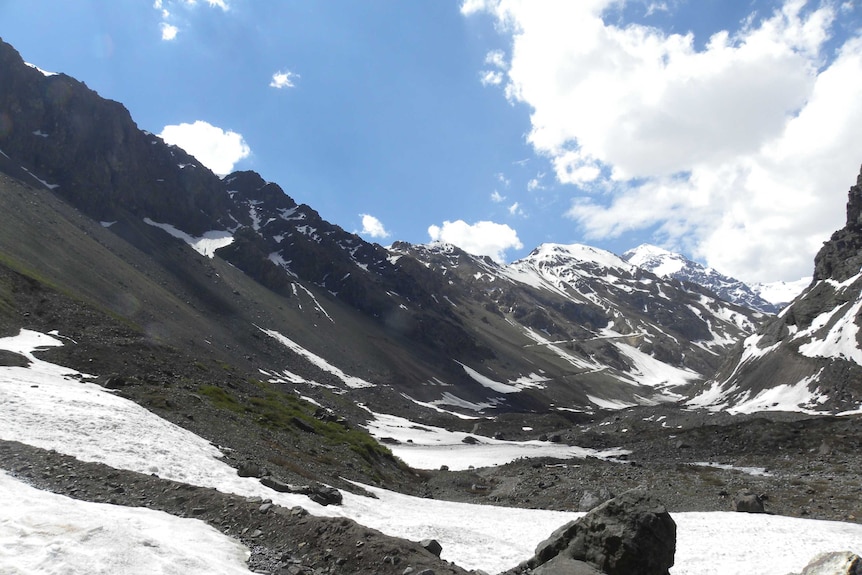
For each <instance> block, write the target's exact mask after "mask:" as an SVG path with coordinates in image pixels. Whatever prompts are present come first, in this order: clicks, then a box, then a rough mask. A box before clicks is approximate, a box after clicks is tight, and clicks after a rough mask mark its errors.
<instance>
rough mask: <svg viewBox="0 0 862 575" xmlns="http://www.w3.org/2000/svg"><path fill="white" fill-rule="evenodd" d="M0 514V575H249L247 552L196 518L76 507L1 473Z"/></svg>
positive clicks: (105, 507)
mask: <svg viewBox="0 0 862 575" xmlns="http://www.w3.org/2000/svg"><path fill="white" fill-rule="evenodd" d="M0 509H2V511H0V519H2V520H0V550H2V551H0V573H10V574H12V573H15V574H18V575H36V574H44V573H57V574H60V573H62V574H63V575H91V574H100V573H104V574H110V573H123V574H124V575H152V574H158V573H162V574H165V575H168V574H175V575H241V574H243V575H248V573H249V570H248V567H247V565H246V560H247V559H248V556H249V552H248V549H246V548H245V547H244V546H243V545H242V544H240V543H239V542H238V541H236V540H234V539H231V538H230V537H228V536H226V535H222V534H221V533H219V532H218V531H216V530H215V529H213V528H212V527H210V526H208V525H207V524H206V523H204V522H202V521H198V520H197V519H181V518H179V517H175V516H173V515H169V514H167V513H163V512H161V511H152V510H150V509H144V508H141V507H121V506H118V505H108V504H104V503H89V502H85V501H79V500H77V499H71V498H69V497H64V496H62V495H56V494H54V493H49V492H46V491H41V490H39V489H35V488H33V487H30V486H29V485H26V484H25V483H22V482H20V481H18V480H16V479H13V478H11V477H9V476H8V475H6V473H5V472H3V471H0Z"/></svg>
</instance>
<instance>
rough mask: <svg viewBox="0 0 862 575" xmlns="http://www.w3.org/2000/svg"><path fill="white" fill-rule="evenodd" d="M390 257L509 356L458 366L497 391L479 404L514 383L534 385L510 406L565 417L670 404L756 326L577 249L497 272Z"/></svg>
mask: <svg viewBox="0 0 862 575" xmlns="http://www.w3.org/2000/svg"><path fill="white" fill-rule="evenodd" d="M390 249H391V251H392V252H393V254H395V255H394V256H393V259H395V258H396V257H397V258H401V259H398V260H397V261H398V262H401V261H404V260H403V258H408V257H409V258H410V259H416V260H418V261H420V262H422V263H423V264H424V265H425V266H426V267H427V268H428V269H429V270H431V271H433V272H435V274H436V275H439V276H442V277H443V278H445V279H447V280H448V282H447V283H445V284H443V285H441V286H440V289H441V293H439V294H436V295H435V296H434V297H435V299H436V300H437V301H439V302H441V304H443V305H447V306H451V308H452V312H453V313H454V314H456V315H458V316H460V317H462V318H464V321H465V323H466V322H468V321H469V322H470V325H472V326H475V328H476V329H477V331H478V332H479V333H480V334H481V335H482V341H485V342H488V343H487V345H488V346H489V347H491V349H494V350H497V349H511V350H512V351H511V354H508V356H507V357H506V361H505V362H502V361H495V359H496V358H489V359H487V360H485V361H484V365H482V366H478V365H470V366H466V367H469V368H470V370H469V372H468V373H471V374H472V377H473V378H474V379H476V381H477V382H479V383H480V384H481V385H483V386H484V387H485V388H487V390H489V391H494V392H496V393H495V394H492V395H491V396H489V399H490V398H493V397H499V396H500V395H501V393H502V392H501V390H503V389H504V386H509V387H508V388H507V389H509V388H512V384H513V382H515V381H519V380H522V378H527V379H526V380H524V381H527V380H528V381H533V382H535V384H534V385H530V386H521V388H520V394H519V395H520V396H531V397H545V398H547V399H545V400H544V401H546V402H549V403H555V404H557V405H565V406H567V407H581V408H587V409H594V408H596V407H602V408H615V409H619V408H623V407H626V406H631V405H637V404H653V403H655V402H663V401H672V400H675V399H679V398H680V397H681V395H680V393H681V391H682V389H683V388H684V387H685V386H687V385H689V384H690V383H691V382H693V381H697V380H700V379H703V378H704V377H708V375H709V374H711V373H712V372H713V371H714V369H715V368H716V367H717V366H718V365H719V363H720V361H721V359H722V357H723V354H724V353H725V352H726V351H727V350H728V349H729V348H730V347H732V346H733V345H734V344H735V343H736V342H737V341H739V340H740V339H741V338H743V337H745V336H747V335H748V334H750V333H752V332H753V331H754V329H755V328H756V325H757V323H758V321H759V320H760V315H759V314H758V313H756V312H752V311H751V310H748V309H745V308H742V307H739V306H735V305H733V304H729V303H727V302H724V301H722V300H720V299H718V298H716V297H715V296H714V295H713V294H711V293H710V292H708V291H706V290H704V289H700V288H699V287H698V286H695V285H693V284H687V285H682V284H680V283H679V282H675V281H667V280H664V279H662V278H659V277H657V276H655V275H653V274H652V273H650V272H647V271H644V270H642V269H640V268H638V267H637V266H635V265H632V264H630V263H627V262H625V261H624V260H622V259H621V258H619V257H618V256H616V255H614V254H612V253H610V252H607V251H604V250H600V249H597V248H593V247H590V246H585V245H580V244H573V245H559V244H545V245H542V246H540V247H539V248H537V249H536V250H534V251H533V252H532V253H531V254H530V255H529V256H527V257H526V258H524V259H522V260H519V261H516V262H513V263H512V264H509V265H505V266H503V265H498V264H496V263H495V262H493V261H491V260H490V259H487V258H479V257H474V256H471V255H469V254H467V253H465V252H463V251H461V250H459V249H457V248H455V247H453V246H449V245H445V244H432V245H427V246H411V245H409V244H404V243H396V244H394V245H393V246H392V247H391V248H390ZM471 318H472V319H471ZM477 319H478V320H479V321H476V320H477ZM517 350H520V351H517ZM517 356H521V357H520V358H517ZM513 358H517V359H513ZM524 359H526V360H527V361H523V360H524ZM519 360H520V361H519ZM516 362H517V363H516ZM465 369H466V368H465ZM501 374H505V378H501V377H500V375H501ZM506 400H507V401H513V398H512V396H510V395H508V394H507V395H506ZM486 401H487V399H486Z"/></svg>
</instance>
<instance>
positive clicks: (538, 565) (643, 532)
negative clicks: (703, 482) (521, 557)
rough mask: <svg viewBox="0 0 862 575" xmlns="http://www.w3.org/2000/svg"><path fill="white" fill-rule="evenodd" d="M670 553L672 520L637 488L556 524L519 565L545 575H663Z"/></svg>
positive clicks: (672, 548) (673, 530) (673, 532)
mask: <svg viewBox="0 0 862 575" xmlns="http://www.w3.org/2000/svg"><path fill="white" fill-rule="evenodd" d="M675 553H676V523H674V521H673V519H672V518H671V517H670V514H668V512H667V510H666V509H665V507H664V506H663V505H662V504H661V503H659V502H658V501H657V500H656V499H655V498H653V497H651V496H650V495H649V494H648V493H647V491H646V490H645V489H643V488H638V489H632V490H630V491H626V492H625V493H623V494H622V495H620V496H619V497H616V498H614V499H611V500H609V501H606V502H605V503H603V504H602V505H600V506H598V507H596V508H595V509H593V510H592V511H591V512H590V513H588V514H587V515H585V516H584V517H582V518H580V519H578V520H577V521H572V522H570V523H568V524H566V525H563V526H562V527H560V528H559V529H557V530H556V531H555V532H554V533H553V534H552V535H551V536H550V537H549V538H548V539H547V540H545V541H543V542H542V543H540V544H539V546H538V547H536V554H535V556H534V557H533V558H532V559H530V560H529V561H527V562H526V563H525V564H524V565H523V566H522V567H525V568H527V569H532V570H534V571H535V572H536V573H544V574H545V575H549V574H552V573H553V574H574V575H593V574H594V573H606V574H608V575H630V574H633V573H637V574H638V575H668V573H669V569H670V568H671V566H673V561H674V554H675ZM540 569H541V570H540Z"/></svg>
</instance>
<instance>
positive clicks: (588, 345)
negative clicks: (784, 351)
mask: <svg viewBox="0 0 862 575" xmlns="http://www.w3.org/2000/svg"><path fill="white" fill-rule="evenodd" d="M0 77H2V78H3V82H2V83H0V110H11V111H13V112H14V114H13V115H12V116H10V118H13V119H14V121H7V122H5V123H4V124H3V125H2V129H0V171H2V172H3V173H4V174H5V176H3V178H2V180H0V184H2V189H0V192H2V193H0V200H2V205H0V256H2V259H0V266H6V268H8V269H9V270H12V271H14V273H20V274H25V275H26V277H28V278H30V279H31V280H32V281H36V282H42V283H44V285H51V286H58V287H59V288H60V289H62V290H63V293H66V294H68V295H69V297H72V298H74V299H75V301H80V302H84V303H85V304H86V305H87V306H89V307H88V309H91V310H94V311H93V314H94V315H93V317H96V315H97V314H96V311H98V313H103V314H108V315H109V316H110V317H113V318H120V319H122V321H124V322H127V323H128V324H129V325H132V326H135V329H138V330H139V332H140V333H141V334H142V337H145V338H146V340H147V341H148V342H151V343H152V345H154V346H169V347H171V348H174V349H181V350H182V351H183V353H185V354H189V355H190V356H191V357H196V358H201V359H199V361H200V362H202V363H206V362H217V363H219V364H220V365H225V366H231V369H236V370H239V371H241V372H242V373H244V374H245V377H246V378H248V379H250V380H251V379H263V380H265V382H269V383H271V384H272V385H275V386H283V385H290V386H299V387H298V388H299V389H302V390H303V393H306V394H311V395H318V396H321V398H322V395H321V394H324V395H326V396H327V397H329V398H330V400H332V398H344V397H349V398H350V403H351V404H353V405H354V406H355V404H363V405H371V406H374V407H376V408H377V409H378V410H380V411H384V412H387V413H399V412H400V413H410V414H411V415H413V416H414V419H415V414H416V413H417V412H419V413H427V414H432V413H439V412H453V413H458V414H459V415H465V414H466V415H467V416H475V415H476V414H478V413H490V412H496V413H502V412H535V413H548V412H554V413H578V412H592V411H595V410H597V409H602V408H611V409H619V408H624V407H626V406H631V405H639V404H655V403H658V402H678V401H679V402H683V401H689V400H691V399H692V397H695V396H697V397H701V398H702V393H703V389H704V388H703V386H704V385H707V383H706V382H718V383H716V385H719V386H720V387H721V388H722V389H724V386H725V382H728V381H731V379H732V377H731V375H732V374H731V372H733V370H732V369H731V370H730V371H727V365H728V364H727V362H728V361H731V359H729V358H733V360H734V361H737V362H738V361H740V359H739V353H740V352H739V351H738V350H739V349H743V348H742V345H743V343H742V342H746V343H745V345H746V346H748V347H746V348H745V349H753V348H751V347H750V346H751V345H752V344H750V342H751V341H753V340H752V338H753V337H757V338H761V339H760V340H762V341H766V340H765V339H763V338H764V337H766V336H764V335H762V334H763V333H764V331H763V330H764V329H766V330H773V331H770V332H769V333H772V334H773V335H772V336H770V337H772V339H770V341H773V340H775V341H777V340H776V339H775V338H778V337H779V335H780V334H782V333H784V332H782V331H781V330H780V329H779V328H776V327H774V326H775V325H777V324H776V323H775V322H776V321H779V322H781V321H788V319H787V318H788V317H791V316H790V315H789V314H790V313H792V314H793V315H792V317H794V318H799V317H800V314H801V315H802V316H804V317H806V318H808V319H812V318H809V317H808V315H805V314H802V312H800V311H798V309H799V308H794V307H791V308H789V309H791V310H794V309H796V310H797V311H794V312H787V311H785V312H784V313H783V314H782V315H780V316H777V317H776V318H774V319H769V318H768V317H767V315H766V314H768V313H775V312H776V311H777V310H778V308H777V307H776V306H775V305H774V304H771V303H770V302H769V301H767V300H766V299H764V298H763V297H762V296H760V295H758V294H757V292H756V291H755V290H753V289H751V288H750V287H748V286H745V285H744V284H742V282H738V281H736V280H733V279H732V278H727V277H725V276H722V275H721V274H718V273H717V272H715V271H713V270H709V269H707V268H703V267H702V266H699V265H698V264H694V263H693V262H689V261H688V260H685V259H684V258H681V256H676V255H674V254H669V253H668V252H660V251H659V250H657V249H656V248H651V247H648V246H641V247H640V248H637V249H636V250H632V251H631V252H628V253H627V254H625V255H624V257H623V258H620V257H618V256H616V255H614V254H611V253H609V252H606V251H604V250H600V249H596V248H593V247H589V246H584V245H578V244H575V245H558V244H545V245H542V246H539V247H538V248H536V249H535V250H534V251H533V252H532V253H530V255H528V256H527V257H525V258H523V259H522V260H519V261H516V262H513V263H511V264H509V265H499V264H497V263H495V262H493V261H492V260H490V259H488V258H484V257H477V256H473V255H470V254H468V253H466V252H464V251H462V250H460V249H458V248H456V247H454V246H451V245H446V244H431V245H411V244H407V243H403V242H396V243H395V244H393V245H392V246H390V247H389V248H388V249H387V248H384V247H382V246H380V245H377V244H373V243H369V242H366V241H365V240H363V239H362V238H360V237H359V236H357V235H355V234H352V233H349V232H346V231H345V230H343V229H342V228H340V227H339V226H337V225H334V224H331V223H329V222H327V221H325V220H324V219H323V218H321V217H320V215H319V214H318V213H317V212H316V211H315V210H314V209H313V208H312V207H310V206H307V205H300V204H297V203H296V202H295V201H294V200H293V199H292V198H291V197H290V196H288V195H287V194H286V193H285V191H284V190H283V189H282V188H281V187H280V186H278V185H277V184H275V183H272V182H267V181H265V180H264V179H263V178H262V177H261V176H260V175H259V174H256V173H254V172H236V173H233V174H230V175H228V176H226V177H224V178H219V177H217V176H215V175H214V174H213V173H212V172H210V171H209V170H207V169H206V168H205V167H203V166H201V165H200V163H199V162H198V161H197V160H196V159H195V158H194V157H192V156H190V155H189V154H187V153H186V152H184V151H183V150H181V149H180V148H177V147H175V146H169V145H167V144H165V143H164V142H163V141H162V140H161V139H160V138H158V137H156V136H154V135H152V134H149V133H147V132H144V131H141V130H139V129H138V128H137V126H136V125H135V123H134V121H133V120H132V118H131V116H130V115H129V113H128V111H127V110H126V109H125V108H124V107H123V106H122V105H121V104H119V103H116V102H112V101H108V100H105V99H102V98H101V97H99V96H98V94H96V93H95V92H93V91H92V90H90V89H89V88H87V87H86V86H85V85H84V84H82V83H81V82H78V81H77V80H74V79H72V78H70V77H68V76H65V75H63V74H57V75H51V76H46V75H44V74H43V73H42V72H40V71H39V70H37V69H35V68H33V67H31V66H28V65H26V64H25V63H24V62H23V61H22V60H21V58H20V56H19V55H18V54H17V52H15V50H14V49H13V48H12V47H11V46H9V45H7V44H2V43H0ZM842 245H843V244H842ZM836 249H837V248H836ZM826 259H828V260H829V261H833V260H834V261H835V262H837V261H838V260H839V259H840V258H837V256H836V257H833V258H826ZM825 261H826V260H825V259H824V258H821V261H820V262H819V263H818V266H819V267H818V270H819V271H818V273H817V274H815V279H816V280H817V282H820V283H815V284H813V287H812V288H810V289H809V290H808V291H807V292H806V294H805V295H803V298H802V300H797V304H795V305H802V306H803V307H804V305H805V304H803V303H800V302H804V301H808V300H806V299H805V298H807V297H809V296H810V294H811V293H812V290H815V289H820V290H825V289H826V288H825V287H821V288H816V286H818V285H822V286H826V285H832V284H829V283H828V281H831V280H829V278H830V277H832V276H830V275H829V273H830V272H827V271H826V269H825V268H824V266H825V265H826V264H825V263H824V262H825ZM835 265H837V264H835ZM833 267H834V266H833ZM830 269H831V268H830ZM841 269H844V268H843V267H842V268H841ZM857 271H858V270H857ZM10 273H11V272H10ZM842 277H843V276H842ZM848 277H849V276H848ZM846 279H847V278H845V279H842V280H834V281H838V282H839V283H840V282H844V281H845V280H846ZM823 282H826V283H823ZM841 285H842V286H843V285H844V284H841ZM847 289H849V288H847V287H843V288H841V290H843V291H841V290H839V289H838V288H835V290H837V291H836V294H839V295H835V294H834V297H832V299H833V300H835V301H838V300H839V299H841V298H844V297H848V298H849V297H850V296H848V295H846V294H847V293H848V292H847V291H846V290H847ZM853 289H856V288H855V287H853ZM761 293H763V292H761ZM818 293H819V292H818ZM853 293H858V291H857V292H853ZM2 295H3V294H2V293H0V296H2ZM10 297H11V296H10ZM854 297H855V296H854ZM21 301H24V300H21ZM28 301H29V300H28ZM818 301H820V300H818ZM28 305H29V304H28ZM818 305H819V304H818ZM21 306H24V304H23V303H21V302H17V300H15V298H14V297H11V299H10V298H8V297H7V298H6V299H3V298H0V312H3V310H7V312H8V313H6V315H5V316H4V315H2V314H0V319H2V321H3V324H2V325H0V328H4V329H6V330H7V331H14V328H15V327H16V326H17V327H19V328H20V327H26V326H30V325H31V324H33V323H34V322H36V323H38V322H42V324H45V325H41V324H40V326H36V325H35V324H34V325H32V326H31V327H33V328H34V329H35V328H36V327H43V328H44V327H47V324H48V323H50V328H51V329H56V330H59V332H60V333H61V334H64V335H66V336H68V337H70V338H72V339H74V340H75V341H78V342H82V343H81V347H80V348H77V349H79V350H83V349H85V348H86V346H87V345H96V344H97V343H99V342H102V343H99V345H107V344H106V343H104V341H103V340H99V339H97V340H94V341H92V342H89V343H88V337H90V335H89V334H91V333H92V329H86V328H82V327H81V326H80V325H78V324H76V323H74V322H72V321H71V320H70V319H69V317H67V314H66V313H65V312H63V311H62V310H59V311H53V312H51V313H52V314H53V315H50V317H51V318H52V319H51V322H48V321H47V319H46V318H47V317H49V316H44V315H43V316H38V317H37V316H36V315H35V313H34V312H33V311H32V310H28V309H25V308H24V307H21ZM770 306H771V307H770ZM806 309H808V308H806ZM9 310H12V311H9ZM812 317H814V316H812ZM93 321H95V320H93ZM796 321H797V323H799V324H800V325H801V324H805V326H806V327H805V328H804V329H814V328H812V327H811V324H810V323H805V322H804V321H802V320H799V319H797V320H796ZM806 321H807V320H806ZM818 321H821V322H825V321H826V320H825V319H822V320H818ZM848 321H850V323H849V324H847V328H846V330H845V331H846V333H849V330H850V327H849V326H850V325H851V324H852V321H851V320H848ZM46 322H47V323H46ZM827 323H828V322H827ZM825 325H826V323H824V324H823V326H825ZM829 325H831V324H829ZM853 325H855V324H853ZM764 326H765V327H764ZM823 326H821V325H820V324H819V323H817V324H816V329H818V330H819V329H822V327H823ZM800 329H802V328H800ZM773 332H775V333H773ZM782 337H783V336H782ZM760 340H758V341H760ZM808 349H809V348H805V350H808ZM805 350H802V351H803V352H804V351H805ZM81 353H83V351H81ZM117 353H120V352H119V351H118V352H117ZM750 353H754V352H750ZM756 353H757V354H759V353H760V352H756ZM794 353H795V351H794ZM811 353H814V352H813V351H812V352H811ZM744 358H745V359H744V361H748V360H749V359H750V356H744ZM204 359H206V362H205V361H204ZM112 361H113V360H112ZM111 368H112V369H118V370H128V371H130V373H127V374H122V373H120V375H122V376H126V377H133V376H136V374H135V373H132V372H134V370H135V369H137V368H134V367H130V366H126V367H123V365H122V364H118V365H113V364H112V367H111ZM716 373H720V374H722V375H721V378H722V379H721V380H720V381H719V380H717V379H715V378H716V377H717V376H716ZM806 373H808V372H806ZM734 374H735V372H734ZM737 375H739V374H735V375H733V377H736V376H737ZM809 375H810V376H813V372H812V373H809ZM141 377H142V376H141ZM728 378H730V379H728ZM735 381H736V380H734V382H735ZM811 381H812V383H811V385H812V386H815V385H816V384H815V383H814V380H811ZM709 385H712V384H711V383H710V384H709ZM733 385H737V384H736V383H733ZM763 385H767V384H761V386H763ZM776 385H782V384H776ZM851 387H852V386H851ZM854 393H855V392H854ZM697 394H700V395H697ZM727 397H730V396H727ZM734 397H735V396H734ZM855 397H856V396H855V395H854V394H853V393H850V394H849V395H840V396H834V397H833V396H829V401H826V400H824V402H823V405H824V406H827V405H828V406H829V408H830V409H838V408H839V407H840V406H845V407H849V406H850V405H851V404H852V402H853V401H856V400H855V399H854V398H855ZM698 401H701V400H698ZM734 401H742V398H741V397H740V398H735V399H734V398H731V399H728V400H727V402H726V403H727V405H732V403H733V402H734ZM701 403H703V401H701Z"/></svg>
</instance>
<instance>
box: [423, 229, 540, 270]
mask: <svg viewBox="0 0 862 575" xmlns="http://www.w3.org/2000/svg"><path fill="white" fill-rule="evenodd" d="M428 235H429V236H430V237H431V240H432V241H435V242H437V241H439V242H445V243H447V244H452V245H455V246H458V247H459V248H461V249H462V250H464V251H465V252H467V253H471V254H473V255H478V256H489V257H490V258H491V259H493V260H494V261H496V262H498V263H504V262H505V261H506V258H505V253H506V251H507V250H510V249H516V250H519V249H521V248H523V247H524V245H523V244H522V243H521V240H519V239H518V232H516V231H515V230H514V229H512V228H510V227H509V226H507V225H506V224H497V223H494V222H488V221H481V222H476V223H475V224H468V223H467V222H465V221H464V220H457V221H454V222H450V221H444V222H443V225H442V226H429V228H428Z"/></svg>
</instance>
